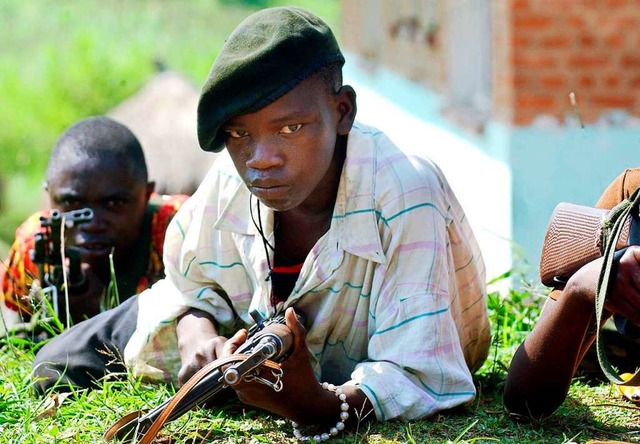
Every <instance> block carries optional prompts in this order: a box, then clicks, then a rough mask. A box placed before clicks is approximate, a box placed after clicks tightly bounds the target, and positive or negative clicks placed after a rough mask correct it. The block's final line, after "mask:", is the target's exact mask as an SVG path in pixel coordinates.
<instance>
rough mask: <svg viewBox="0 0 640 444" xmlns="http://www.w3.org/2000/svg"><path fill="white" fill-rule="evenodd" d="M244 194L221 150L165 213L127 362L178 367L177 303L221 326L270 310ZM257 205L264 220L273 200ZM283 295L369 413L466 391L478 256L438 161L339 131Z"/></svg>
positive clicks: (481, 300)
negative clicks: (325, 199) (341, 152)
mask: <svg viewBox="0 0 640 444" xmlns="http://www.w3.org/2000/svg"><path fill="white" fill-rule="evenodd" d="M249 196H250V193H249V191H248V189H247V188H246V186H245V185H244V184H243V182H242V180H241V179H240V177H239V176H238V175H237V174H236V173H235V169H234V168H233V164H232V162H231V160H230V158H229V157H228V155H227V154H226V153H225V154H222V155H220V156H219V157H218V159H217V161H216V163H215V164H214V166H213V167H212V169H211V171H210V172H209V173H208V174H207V176H206V178H205V180H204V182H203V183H202V185H201V186H200V188H199V189H198V190H197V191H196V193H195V194H194V195H193V196H192V197H191V198H190V199H189V200H188V201H187V202H186V203H185V204H184V206H183V207H182V208H181V209H180V211H179V212H178V214H177V215H176V217H175V218H174V219H173V221H172V222H171V225H170V227H169V230H168V232H167V236H166V241H165V247H164V251H165V255H164V260H165V269H166V272H167V278H166V279H164V280H163V281H160V282H159V283H157V284H156V285H155V286H154V287H152V288H151V289H150V290H147V291H146V292H144V293H142V294H141V295H140V299H139V307H140V310H139V317H138V328H137V331H136V332H135V333H134V335H133V337H132V338H131V340H130V341H129V343H128V345H127V347H126V350H125V360H126V362H127V364H128V365H129V366H131V367H132V368H133V370H134V373H136V374H139V375H145V376H147V377H151V378H156V379H165V380H167V379H168V380H175V379H176V375H177V372H178V370H179V368H180V358H179V355H178V351H177V345H176V344H177V340H176V334H175V319H176V317H177V316H179V315H180V314H181V313H183V312H184V311H186V310H187V308H188V307H193V308H198V309H201V310H204V311H206V312H208V313H210V314H211V315H212V316H214V317H215V319H216V321H217V323H218V328H219V330H220V331H221V334H230V333H233V332H234V331H235V330H237V329H238V328H239V327H243V326H244V327H246V326H248V325H249V324H251V323H252V321H251V318H250V316H249V314H248V313H249V312H250V311H251V310H253V309H257V310H258V311H260V312H261V313H262V314H263V315H265V316H270V315H272V314H273V313H274V307H272V305H271V300H270V297H269V295H270V285H271V283H270V282H269V281H268V280H267V279H266V277H267V274H268V271H269V270H268V266H267V260H266V256H265V254H266V253H265V250H264V248H263V243H262V240H261V239H260V236H259V234H258V232H257V230H256V228H255V226H254V224H253V222H252V220H251V214H250V208H249V205H250V202H252V204H253V205H254V206H255V205H256V199H252V200H250V199H249ZM253 210H254V211H253V213H254V214H257V211H255V210H256V208H253ZM261 214H262V218H263V220H262V226H263V228H264V230H265V233H267V234H269V233H273V212H272V211H271V210H264V211H261ZM270 242H272V243H273V235H272V234H271V238H270ZM288 306H294V307H295V308H296V310H297V311H300V312H302V313H303V314H304V315H305V317H306V327H307V330H308V334H307V345H308V347H309V350H310V352H311V360H312V364H313V366H314V369H315V372H316V376H317V378H318V379H319V380H322V381H328V382H332V383H334V384H357V385H358V386H359V387H360V389H361V390H362V391H363V392H364V393H365V394H366V396H367V397H368V398H369V399H370V400H371V403H372V404H373V406H374V409H375V413H376V416H377V418H378V419H379V420H389V419H393V418H398V419H406V420H410V419H415V418H421V417H426V416H429V415H432V414H434V413H436V412H438V411H440V410H443V409H447V408H451V407H453V406H456V405H459V404H463V403H466V402H468V401H470V400H472V399H473V398H474V396H475V388H474V384H473V381H472V377H471V373H472V372H473V371H474V370H476V369H477V368H478V367H479V366H480V365H481V364H482V362H483V361H484V359H485V357H486V355H487V352H488V347H489V342H490V337H489V336H490V335H489V323H488V318H487V310H486V289H485V272H484V262H483V260H482V256H481V254H480V251H479V249H478V246H477V243H476V241H475V238H474V236H473V233H472V231H471V228H470V226H469V224H468V222H467V220H466V218H465V215H464V212H463V211H462V208H461V207H460V205H459V203H458V201H457V199H456V197H455V196H454V194H453V191H452V190H451V188H450V187H449V185H448V184H447V182H446V180H445V178H444V176H443V174H442V172H441V171H440V170H439V169H438V167H437V166H435V165H434V164H433V163H432V162H431V161H429V160H428V159H426V158H424V157H423V156H420V155H416V154H407V153H405V152H403V151H401V150H400V149H399V148H397V147H396V146H395V145H394V144H393V143H392V142H391V141H390V140H389V139H388V138H387V137H386V136H385V135H384V134H382V133H381V132H380V131H378V130H376V129H374V128H371V127H366V126H363V125H360V124H357V125H356V126H355V127H354V128H353V130H352V131H351V133H350V134H349V141H348V146H347V158H346V161H345V164H344V167H343V172H342V176H341V181H340V185H339V189H338V193H337V199H336V203H335V207H334V211H333V219H332V221H331V226H330V228H329V230H328V231H327V232H326V233H325V234H324V236H322V237H321V238H320V239H319V240H318V242H317V243H316V244H315V246H314V247H313V248H312V250H311V252H310V253H309V254H308V256H307V258H306V260H305V262H304V264H303V267H302V270H301V271H300V275H299V277H298V280H297V282H296V284H295V286H294V288H293V290H292V293H291V295H289V297H288V298H287V300H286V301H284V302H280V303H279V304H278V306H276V307H275V310H276V311H280V310H282V309H284V308H286V307H288Z"/></svg>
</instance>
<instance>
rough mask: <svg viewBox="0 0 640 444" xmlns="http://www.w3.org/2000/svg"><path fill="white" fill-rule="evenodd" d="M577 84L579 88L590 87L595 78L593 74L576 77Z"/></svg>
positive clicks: (592, 85)
mask: <svg viewBox="0 0 640 444" xmlns="http://www.w3.org/2000/svg"><path fill="white" fill-rule="evenodd" d="M577 84H578V86H579V87H580V88H584V89H590V88H592V87H594V86H595V84H596V80H595V79H594V78H593V76H580V77H578V81H577Z"/></svg>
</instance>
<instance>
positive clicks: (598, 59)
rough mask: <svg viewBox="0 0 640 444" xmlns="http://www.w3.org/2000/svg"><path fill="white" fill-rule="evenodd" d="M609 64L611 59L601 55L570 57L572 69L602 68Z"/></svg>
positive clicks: (576, 55) (575, 55)
mask: <svg viewBox="0 0 640 444" xmlns="http://www.w3.org/2000/svg"><path fill="white" fill-rule="evenodd" d="M608 63H609V57H607V56H606V55H599V54H574V55H572V56H571V57H569V66H571V67H572V68H601V67H604V66H606V65H607V64H608Z"/></svg>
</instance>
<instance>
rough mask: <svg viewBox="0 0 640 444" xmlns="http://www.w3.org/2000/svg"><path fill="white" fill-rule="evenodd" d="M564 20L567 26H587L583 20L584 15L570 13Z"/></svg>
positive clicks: (579, 27) (580, 27)
mask: <svg viewBox="0 0 640 444" xmlns="http://www.w3.org/2000/svg"><path fill="white" fill-rule="evenodd" d="M566 21H567V25H568V27H569V28H573V29H575V28H578V29H582V28H585V27H586V26H587V22H586V21H585V19H584V17H582V16H580V15H570V16H569V17H567V19H566Z"/></svg>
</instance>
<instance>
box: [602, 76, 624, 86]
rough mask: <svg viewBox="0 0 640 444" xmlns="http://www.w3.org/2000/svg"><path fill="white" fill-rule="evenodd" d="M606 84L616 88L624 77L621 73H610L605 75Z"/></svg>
mask: <svg viewBox="0 0 640 444" xmlns="http://www.w3.org/2000/svg"><path fill="white" fill-rule="evenodd" d="M603 80H604V84H605V85H606V86H607V87H609V88H616V87H618V86H619V85H620V82H621V81H622V77H621V76H620V74H608V75H606V76H604V79H603Z"/></svg>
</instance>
